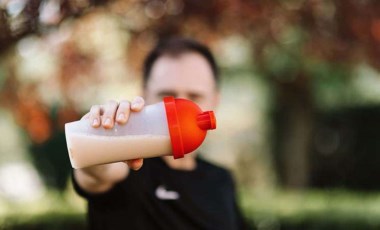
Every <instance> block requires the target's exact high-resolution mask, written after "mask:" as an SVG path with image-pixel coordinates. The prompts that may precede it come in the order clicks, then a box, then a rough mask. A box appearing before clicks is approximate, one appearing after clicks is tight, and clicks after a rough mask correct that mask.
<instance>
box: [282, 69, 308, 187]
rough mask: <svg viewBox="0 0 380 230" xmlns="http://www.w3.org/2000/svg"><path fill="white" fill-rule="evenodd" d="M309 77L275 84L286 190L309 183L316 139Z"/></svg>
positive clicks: (299, 77)
mask: <svg viewBox="0 0 380 230" xmlns="http://www.w3.org/2000/svg"><path fill="white" fill-rule="evenodd" d="M309 79H310V78H308V77H307V76H304V75H302V74H301V75H299V76H298V77H297V78H295V79H294V80H292V81H290V82H280V81H275V85H276V88H277V97H276V122H275V136H276V140H275V144H276V147H275V148H276V150H275V151H276V156H277V157H276V159H277V166H278V167H277V168H278V173H279V178H280V180H281V182H282V184H283V185H284V186H285V187H290V188H304V187H307V186H308V184H309V176H310V175H309V173H310V169H309V152H310V151H309V150H310V143H311V139H312V124H313V103H312V96H311V89H310V88H311V87H310V84H309Z"/></svg>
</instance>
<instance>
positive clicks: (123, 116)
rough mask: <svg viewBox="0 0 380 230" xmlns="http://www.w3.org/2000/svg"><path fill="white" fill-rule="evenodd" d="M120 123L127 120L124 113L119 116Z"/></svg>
mask: <svg viewBox="0 0 380 230" xmlns="http://www.w3.org/2000/svg"><path fill="white" fill-rule="evenodd" d="M117 120H118V121H124V120H125V115H124V113H120V114H119V116H117Z"/></svg>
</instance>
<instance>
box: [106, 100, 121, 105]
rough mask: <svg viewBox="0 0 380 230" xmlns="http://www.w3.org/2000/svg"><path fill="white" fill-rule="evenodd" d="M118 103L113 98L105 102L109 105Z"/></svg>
mask: <svg viewBox="0 0 380 230" xmlns="http://www.w3.org/2000/svg"><path fill="white" fill-rule="evenodd" d="M118 104H119V103H118V102H117V101H115V100H109V101H108V102H107V105H110V106H116V105H118Z"/></svg>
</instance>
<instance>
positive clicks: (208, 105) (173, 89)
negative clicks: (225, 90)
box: [144, 52, 219, 110]
mask: <svg viewBox="0 0 380 230" xmlns="http://www.w3.org/2000/svg"><path fill="white" fill-rule="evenodd" d="M165 96H174V97H176V98H186V99H189V100H192V101H194V102H195V103H197V104H198V105H199V106H200V107H201V108H202V110H214V109H215V107H216V106H217V104H218V102H219V92H218V90H217V87H216V82H215V80H214V77H213V73H212V70H211V67H210V65H209V63H208V62H207V60H206V59H205V58H204V57H203V56H201V55H200V54H197V53H194V52H191V53H190V52H189V53H184V54H181V55H179V56H176V57H172V56H162V57H159V58H158V59H157V60H156V62H155V63H154V64H153V67H152V70H151V73H150V78H149V80H148V82H147V85H146V88H145V89H144V97H145V100H146V103H147V104H153V103H156V102H159V101H162V98H163V97H165Z"/></svg>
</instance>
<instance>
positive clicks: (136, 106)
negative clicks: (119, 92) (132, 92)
mask: <svg viewBox="0 0 380 230" xmlns="http://www.w3.org/2000/svg"><path fill="white" fill-rule="evenodd" d="M144 104H145V101H144V99H143V98H142V97H139V96H138V97H135V99H134V100H133V101H132V104H131V110H132V111H134V112H138V111H141V110H142V108H143V107H144Z"/></svg>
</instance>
